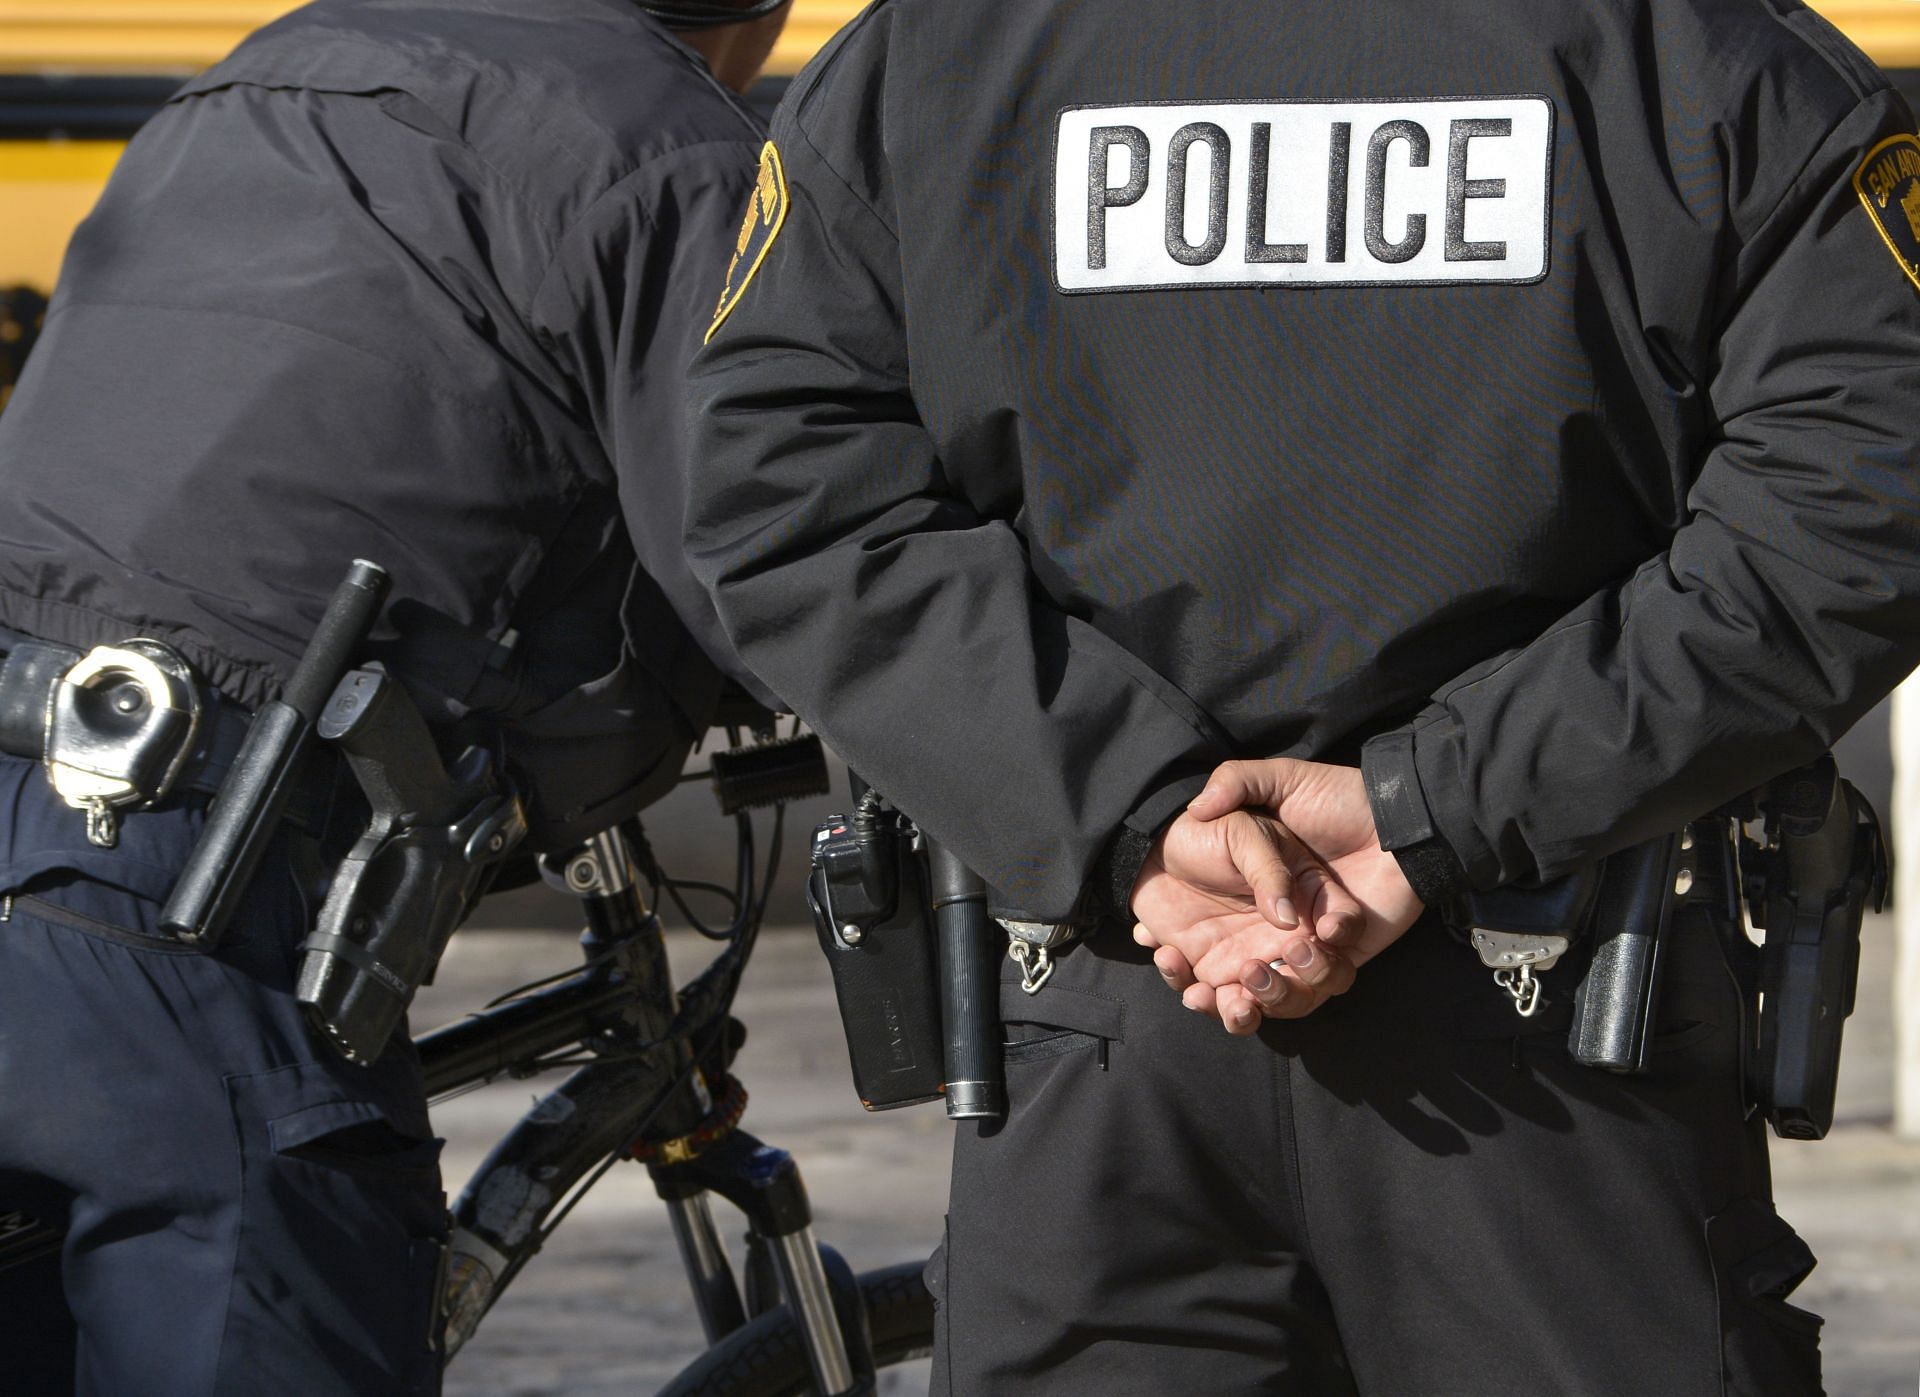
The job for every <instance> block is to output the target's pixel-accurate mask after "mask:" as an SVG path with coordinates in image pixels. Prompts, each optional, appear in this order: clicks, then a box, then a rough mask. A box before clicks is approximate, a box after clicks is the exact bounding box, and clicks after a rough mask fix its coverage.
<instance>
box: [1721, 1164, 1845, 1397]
mask: <svg viewBox="0 0 1920 1397" xmlns="http://www.w3.org/2000/svg"><path fill="white" fill-rule="evenodd" d="M1707 1247H1708V1250H1709V1252H1710V1253H1711V1255H1712V1258H1713V1276H1714V1288H1715V1291H1716V1293H1717V1295H1718V1298H1719V1305H1720V1347H1721V1361H1722V1373H1723V1383H1724V1390H1725V1391H1726V1393H1727V1394H1728V1397H1775V1394H1778V1397H1810V1395H1811V1394H1817V1393H1819V1392H1821V1391H1822V1388H1821V1386H1820V1327H1821V1325H1822V1323H1823V1322H1824V1321H1822V1320H1821V1318H1820V1316H1819V1315H1817V1314H1814V1313H1812V1312H1811V1311H1809V1310H1803V1309H1801V1308H1800V1307H1799V1306H1797V1305H1793V1304H1790V1303H1789V1302H1788V1300H1787V1297H1788V1296H1789V1295H1791V1294H1792V1293H1793V1292H1794V1289H1795V1288H1796V1287H1797V1286H1798V1285H1799V1284H1800V1282H1801V1281H1803V1280H1805V1279H1806V1277H1807V1273H1808V1272H1809V1271H1811V1270H1813V1267H1814V1256H1813V1251H1812V1250H1811V1249H1810V1248H1809V1247H1808V1246H1807V1244H1806V1243H1805V1242H1804V1241H1802V1240H1801V1239H1800V1237H1799V1235H1798V1234H1797V1233H1795V1232H1794V1230H1793V1229H1792V1228H1791V1227H1789V1226H1788V1225H1787V1224H1786V1222H1785V1221H1784V1220H1783V1219H1782V1218H1781V1217H1780V1215H1779V1214H1778V1213H1776V1212H1775V1211H1774V1210H1773V1208H1772V1206H1771V1205H1769V1204H1766V1203H1762V1202H1760V1201H1758V1200H1756V1199H1751V1198H1743V1199H1741V1200H1740V1201H1738V1202H1736V1203H1735V1204H1734V1205H1733V1206H1732V1207H1730V1208H1728V1209H1727V1210H1726V1211H1725V1212H1723V1213H1721V1214H1719V1215H1718V1216H1717V1217H1715V1218H1713V1219H1712V1220H1711V1221H1709V1222H1708V1223H1707Z"/></svg>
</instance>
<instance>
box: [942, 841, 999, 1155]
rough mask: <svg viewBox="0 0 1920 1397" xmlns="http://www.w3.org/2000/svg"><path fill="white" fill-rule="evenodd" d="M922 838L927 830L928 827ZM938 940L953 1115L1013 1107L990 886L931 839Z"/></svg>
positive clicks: (985, 1114)
mask: <svg viewBox="0 0 1920 1397" xmlns="http://www.w3.org/2000/svg"><path fill="white" fill-rule="evenodd" d="M921 833H922V837H923V838H925V837H926V834H925V831H924V830H923V831H922V832H921ZM926 844H927V864H928V870H929V872H930V873H931V874H932V879H933V926H934V939H935V940H936V942H937V943H938V944H939V948H940V1009H941V1021H942V1023H943V1024H944V1025H945V1027H946V1035H947V1049H946V1052H947V1062H946V1068H947V1115H948V1116H950V1117H952V1118H953V1119H954V1120H975V1119H998V1118H999V1117H1001V1116H1004V1115H1005V1114H1006V1113H1007V1088H1006V1081H1005V1078H1004V1076H1003V1075H1002V1073H1001V1068H1000V973H999V971H1000V954H999V952H1000V941H1001V939H1002V938H1000V937H998V936H996V935H995V934H994V924H993V920H992V918H990V917H989V916H988V915H987V885H986V884H985V883H984V882H983V881H981V878H980V875H979V874H977V873H975V872H974V871H973V870H972V869H970V868H968V867H967V866H966V865H965V864H963V863H961V862H960V860H959V859H958V858H956V857H955V856H954V855H953V854H952V853H951V852H949V851H948V850H947V849H945V848H943V847H941V845H940V843H939V841H937V840H935V839H931V838H927V840H926Z"/></svg>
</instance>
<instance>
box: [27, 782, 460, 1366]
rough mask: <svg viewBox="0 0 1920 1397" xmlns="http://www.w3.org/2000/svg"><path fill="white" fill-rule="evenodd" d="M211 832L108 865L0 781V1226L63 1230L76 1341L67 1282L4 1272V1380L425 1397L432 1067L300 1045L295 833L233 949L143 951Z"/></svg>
mask: <svg viewBox="0 0 1920 1397" xmlns="http://www.w3.org/2000/svg"><path fill="white" fill-rule="evenodd" d="M201 818H202V817H201V812H200V809H199V807H198V804H197V803H182V804H180V805H178V806H176V808H171V809H162V810H158V811H154V812H151V813H146V814H136V815H131V816H129V817H128V818H127V820H126V822H125V826H124V828H123V832H122V836H121V842H120V846H119V847H118V848H117V849H114V850H111V851H107V850H99V849H94V848H92V847H90V846H88V845H87V843H86V840H85V835H84V825H83V821H82V818H81V816H80V815H79V814H78V813H77V812H74V811H71V810H69V809H67V808H66V807H65V806H64V805H63V804H61V803H60V802H59V800H58V799H57V798H56V797H54V796H53V795H52V793H51V791H50V790H49V789H48V787H47V784H46V780H45V778H44V776H43V775H42V774H41V772H40V769H39V767H38V766H37V765H36V764H34V763H31V762H26V761H21V760H19V759H17V758H12V757H4V756H0V890H6V891H7V893H8V896H7V898H6V899H5V900H4V901H0V1211H6V1210H8V1209H12V1208H22V1209H25V1210H26V1211H29V1212H32V1213H34V1214H36V1215H38V1216H43V1217H49V1218H51V1219H53V1220H55V1221H57V1222H59V1223H62V1224H64V1226H65V1227H66V1229H67V1237H66V1244H65V1247H64V1250H63V1252H62V1255H61V1257H60V1264H59V1268H58V1274H59V1279H60V1280H61V1281H62V1282H63V1284H64V1290H65V1299H66V1305H67V1308H68V1309H70V1312H71V1315H72V1317H73V1319H72V1322H63V1321H64V1316H63V1315H62V1314H61V1307H60V1306H59V1305H58V1303H57V1302H56V1301H55V1300H53V1299H52V1297H51V1296H50V1295H49V1294H48V1293H47V1292H48V1291H49V1289H50V1287H51V1282H52V1280H53V1271H54V1268H53V1267H52V1266H51V1265H47V1266H42V1267H38V1268H33V1267H29V1268H22V1269H19V1270H16V1271H13V1272H0V1315H5V1316H8V1317H9V1318H10V1319H11V1318H20V1319H25V1318H26V1317H28V1316H33V1317H34V1319H33V1322H32V1323H31V1327H28V1326H25V1325H23V1326H21V1327H18V1328H16V1326H15V1325H14V1324H12V1323H5V1324H4V1327H5V1328H6V1329H7V1330H8V1331H10V1333H12V1334H13V1335H14V1336H15V1338H14V1341H13V1342H10V1343H9V1345H8V1353H7V1355H6V1359H5V1364H6V1367H7V1369H8V1370H9V1371H11V1372H15V1373H18V1372H20V1371H22V1369H21V1367H20V1366H19V1365H20V1364H22V1363H24V1364H26V1365H27V1369H28V1370H29V1371H35V1372H37V1374H38V1376H36V1377H35V1378H34V1379H33V1385H32V1386H29V1387H27V1388H25V1389H24V1390H26V1391H31V1392H34V1393H36V1394H37V1393H40V1392H60V1391H64V1390H65V1387H66V1384H67V1383H69V1382H71V1384H72V1385H73V1388H74V1390H76V1391H77V1392H80V1393H83V1394H98V1395H99V1397H109V1395H111V1397H122V1394H129V1393H140V1394H143V1395H144V1397H175V1395H176V1394H178V1397H204V1394H214V1393H219V1394H228V1393H233V1394H239V1393H246V1394H254V1393H262V1392H273V1393H284V1394H309V1393H311V1394H355V1397H361V1395H362V1394H374V1393H378V1394H415V1393H434V1392H437V1391H438V1390H439V1357H438V1354H437V1352H436V1351H435V1342H436V1336H435V1334H434V1333H433V1330H434V1324H433V1320H432V1314H431V1311H432V1308H433V1304H432V1301H433V1281H434V1276H435V1271H436V1268H437V1266H438V1263H439V1258H440V1253H441V1247H442V1244H443V1242H444V1240H445V1234H446V1208H445V1198H444V1195H443V1194H442V1193H441V1191H440V1179H439V1167H438V1154H439V1142H438V1141H437V1140H434V1139H433V1138H432V1132H431V1130H430V1129H429V1127H428V1124H427V1116H426V1107H425V1101H424V1098H423V1095H422V1089H421V1083H420V1075H419V1066H418V1062H417V1059H416V1058H415V1057H414V1055H413V1053H412V1052H411V1050H410V1048H409V1047H407V1046H406V1045H404V1044H400V1043H396V1044H395V1045H394V1046H393V1047H391V1048H389V1050H388V1051H387V1053H386V1054H384V1055H383V1056H382V1058H381V1060H380V1061H379V1063H378V1064H376V1065H375V1066H374V1067H373V1068H371V1069H365V1068H359V1067H355V1066H352V1065H350V1064H348V1063H346V1062H345V1061H343V1060H340V1059H339V1058H338V1057H336V1056H335V1055H333V1054H332V1053H331V1052H330V1050H328V1049H326V1048H325V1047H323V1046H321V1045H320V1044H319V1043H317V1042H316V1041H315V1040H314V1038H313V1037H312V1036H311V1034H310V1033H309V1031H308V1029H307V1028H306V1026H305V1024H304V1022H303V1021H302V1019H301V1016H300V1013H299V1009H298V1006H297V1005H296V1004H295V1002H294V999H293V994H292V990H293V978H294V973H295V970H296V966H297V961H298V955H299V951H298V947H299V942H300V939H301V937H302V936H303V935H304V934H305V930H306V927H307V925H308V920H309V909H308V907H307V904H306V898H305V895H304V894H303V892H302V890H301V889H300V887H299V886H298V885H297V882H296V879H295V876H294V872H293V859H292V856H291V849H290V845H291V843H292V840H291V838H290V837H289V836H287V835H283V836H282V837H281V839H280V840H279V842H278V843H277V845H276V847H275V848H274V849H273V850H272V851H271V852H270V853H269V855H268V859H267V862H266V864H265V866H264V867H263V869H262V871H261V873H260V875H259V876H258V877H257V878H256V879H255V881H254V885H253V887H252V889H251V890H250V892H249V894H248V897H247V899H246V901H245V903H244V905H243V907H242V909H241V911H240V914H239V916H238V917H237V918H236V919H235V923H234V925H233V927H232V929H231V930H230V931H229V933H228V935H227V939H226V943H225V945H224V946H223V947H222V948H221V949H220V950H219V951H217V952H215V953H210V954H209V953H199V952H192V951H187V950H183V949H181V948H180V947H179V946H177V945H176V944H175V943H172V942H170V941H166V940H162V939H160V938H158V937H157V936H156V935H155V934H154V933H155V927H156V923H157V920H158V916H159V910H160V902H161V900H162V899H163V898H164V896H165V893H166V891H167V889H168V888H169V887H170V886H171V884H172V881H173V878H174V875H175V874H176V873H177V871H178V869H179V867H180V863H181V860H182V859H183V858H184V857H185V856H186V853H187V851H188V849H189V848H191V846H192V842H193V840H194V837H195V835H196V834H197V831H198V829H199V825H200V822H201ZM23 1337H24V1340H25V1343H24V1345H23V1344H22V1343H21V1342H20V1340H21V1338H23ZM4 1381H5V1380H0V1385H3V1384H4ZM8 1390H16V1389H8Z"/></svg>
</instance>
